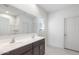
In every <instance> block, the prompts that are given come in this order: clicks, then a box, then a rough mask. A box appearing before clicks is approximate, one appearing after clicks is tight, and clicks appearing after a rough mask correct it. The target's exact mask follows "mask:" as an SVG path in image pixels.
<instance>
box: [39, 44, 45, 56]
mask: <svg viewBox="0 0 79 59" xmlns="http://www.w3.org/2000/svg"><path fill="white" fill-rule="evenodd" d="M44 53H45V45H44V44H41V45H40V55H44Z"/></svg>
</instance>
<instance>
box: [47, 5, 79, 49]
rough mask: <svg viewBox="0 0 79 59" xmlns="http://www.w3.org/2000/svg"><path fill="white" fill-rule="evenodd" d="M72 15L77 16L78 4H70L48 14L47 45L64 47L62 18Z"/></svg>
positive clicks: (78, 14) (78, 13) (78, 12)
mask: <svg viewBox="0 0 79 59" xmlns="http://www.w3.org/2000/svg"><path fill="white" fill-rule="evenodd" d="M73 16H79V5H72V6H71V7H69V8H66V9H62V10H60V11H57V12H54V13H50V14H49V18H48V37H49V40H48V43H49V45H51V46H55V47H60V48H64V18H68V17H73Z"/></svg>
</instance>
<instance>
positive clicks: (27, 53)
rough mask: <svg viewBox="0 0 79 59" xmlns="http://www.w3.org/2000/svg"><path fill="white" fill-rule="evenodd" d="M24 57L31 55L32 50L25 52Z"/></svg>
mask: <svg viewBox="0 0 79 59" xmlns="http://www.w3.org/2000/svg"><path fill="white" fill-rule="evenodd" d="M24 55H32V49H31V50H29V51H27V52H25V53H24Z"/></svg>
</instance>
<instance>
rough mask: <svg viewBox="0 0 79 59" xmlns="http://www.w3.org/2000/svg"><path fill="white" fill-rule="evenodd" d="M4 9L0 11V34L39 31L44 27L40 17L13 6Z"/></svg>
mask: <svg viewBox="0 0 79 59" xmlns="http://www.w3.org/2000/svg"><path fill="white" fill-rule="evenodd" d="M4 9H5V11H3V10H2V11H3V12H0V35H9V34H25V33H39V32H40V31H42V30H43V29H44V23H43V18H42V17H35V16H33V15H30V14H28V13H26V12H23V11H22V10H19V9H17V8H14V7H10V8H9V7H8V8H4ZM0 10H1V8H0ZM6 10H7V11H6Z"/></svg>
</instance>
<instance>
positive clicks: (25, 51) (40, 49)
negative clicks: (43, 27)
mask: <svg viewBox="0 0 79 59" xmlns="http://www.w3.org/2000/svg"><path fill="white" fill-rule="evenodd" d="M22 44H23V45H22ZM14 45H15V44H14ZM18 45H19V44H18ZM12 46H13V45H12ZM10 47H11V46H10ZM12 48H13V47H12ZM44 54H45V39H44V38H42V39H37V40H35V41H33V40H32V41H29V42H24V43H21V44H20V45H19V47H18V48H14V49H11V50H10V51H9V50H8V52H7V51H6V52H4V53H3V54H2V55H44Z"/></svg>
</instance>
